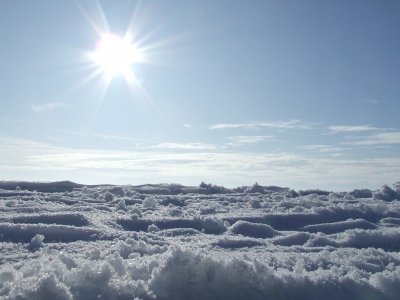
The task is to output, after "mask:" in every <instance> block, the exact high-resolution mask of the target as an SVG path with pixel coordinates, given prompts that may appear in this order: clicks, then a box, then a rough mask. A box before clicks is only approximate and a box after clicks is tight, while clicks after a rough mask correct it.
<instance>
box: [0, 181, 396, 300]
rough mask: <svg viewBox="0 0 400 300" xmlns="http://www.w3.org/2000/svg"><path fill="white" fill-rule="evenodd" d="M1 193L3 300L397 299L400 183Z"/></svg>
mask: <svg viewBox="0 0 400 300" xmlns="http://www.w3.org/2000/svg"><path fill="white" fill-rule="evenodd" d="M17 186H18V187H17ZM0 188H2V189H0V299H18V300H23V299H82V300H83V299H85V300H87V299H161V300H162V299H221V300H222V299H400V253H399V250H400V202H399V200H400V184H399V183H396V184H395V185H394V189H392V188H390V187H389V186H386V185H384V186H383V187H382V189H381V190H380V191H369V190H355V191H351V192H348V193H346V192H343V193H329V192H327V191H320V190H310V191H298V192H296V191H293V190H289V189H288V188H280V187H273V186H272V187H271V186H269V187H264V186H260V185H258V184H255V185H254V186H252V187H241V188H237V189H234V190H229V189H226V188H223V187H218V186H215V185H211V184H205V183H202V184H201V185H200V186H199V187H185V186H181V185H178V184H159V185H143V186H129V185H127V186H107V185H102V186H87V187H86V186H82V185H78V184H74V183H71V182H61V183H60V182H58V183H32V182H30V183H23V182H0Z"/></svg>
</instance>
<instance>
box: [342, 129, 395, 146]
mask: <svg viewBox="0 0 400 300" xmlns="http://www.w3.org/2000/svg"><path fill="white" fill-rule="evenodd" d="M343 144H348V145H382V144H383V145H384V144H400V132H382V133H377V134H372V135H369V136H364V137H358V138H357V140H356V141H350V142H344V143H343Z"/></svg>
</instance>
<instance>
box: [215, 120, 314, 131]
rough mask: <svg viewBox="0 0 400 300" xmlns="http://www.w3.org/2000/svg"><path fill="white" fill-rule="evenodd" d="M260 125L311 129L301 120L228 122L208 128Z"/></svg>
mask: <svg viewBox="0 0 400 300" xmlns="http://www.w3.org/2000/svg"><path fill="white" fill-rule="evenodd" d="M260 127H268V128H276V129H311V128H312V125H311V124H303V123H302V121H301V120H290V121H275V122H261V121H252V122H248V123H236V124H234V123H228V124H215V125H211V126H209V127H208V128H209V129H227V128H247V129H255V128H260Z"/></svg>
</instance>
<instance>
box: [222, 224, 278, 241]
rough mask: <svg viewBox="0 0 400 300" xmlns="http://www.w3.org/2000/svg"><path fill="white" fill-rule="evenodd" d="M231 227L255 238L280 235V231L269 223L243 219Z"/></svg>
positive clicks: (232, 229)
mask: <svg viewBox="0 0 400 300" xmlns="http://www.w3.org/2000/svg"><path fill="white" fill-rule="evenodd" d="M229 229H230V231H231V232H233V233H235V234H241V235H244V236H250V237H254V238H271V237H274V236H276V235H280V233H279V232H277V231H276V230H274V229H273V228H272V227H271V226H269V225H267V224H259V223H251V222H247V221H241V220H240V221H237V222H236V223H235V224H233V225H232V226H231V227H230V228H229Z"/></svg>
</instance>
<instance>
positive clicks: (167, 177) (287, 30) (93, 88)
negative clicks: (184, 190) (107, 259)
mask: <svg viewBox="0 0 400 300" xmlns="http://www.w3.org/2000/svg"><path fill="white" fill-rule="evenodd" d="M399 16H400V2H399V1H394V0H392V1H389V0H388V1H364V0H363V1H361V0H354V1H316V0H313V1H306V0H304V1H294V0H293V1H234V0H229V1H228V0H226V1H225V0H224V1H223V0H218V1H183V0H182V1H181V0H172V1H160V0H157V1H156V0H154V1H153V0H148V1H122V0H119V1H89V0H87V1H72V0H71V1H69V0H63V1H51V0H39V1H1V2H0V29H1V30H0V45H1V47H0V66H1V67H0V97H1V98H0V180H29V181H56V180H71V181H75V182H79V183H84V184H93V183H113V184H128V183H129V184H142V183H161V182H163V183H164V182H165V183H171V182H174V183H181V184H184V185H198V184H199V183H200V182H201V181H205V182H207V183H209V182H211V183H213V184H217V185H224V186H226V187H236V186H241V185H251V184H253V183H254V182H256V181H257V182H258V183H259V184H262V185H279V186H287V187H291V188H295V189H307V188H320V189H329V190H349V189H354V188H371V189H377V188H379V187H380V185H382V184H383V183H387V184H388V185H391V184H393V183H395V182H396V181H400V154H399V153H400V151H399V145H400V121H399V111H400V82H399V79H400V56H399V53H400V38H399V32H400V18H399ZM106 34H113V35H114V36H118V37H121V38H122V37H124V36H125V37H129V43H130V44H131V45H132V48H129V49H135V51H137V52H138V53H140V59H139V58H138V59H137V60H135V61H132V62H131V63H130V64H129V66H128V67H127V68H126V69H124V70H125V71H124V72H125V73H124V72H122V73H116V74H115V75H114V76H113V77H111V76H110V74H109V73H107V72H105V71H104V65H101V64H100V63H99V61H98V60H95V59H94V58H93V57H94V53H97V52H96V49H99V40H100V39H101V37H102V36H104V35H106ZM96 45H97V48H96ZM127 73H128V74H127Z"/></svg>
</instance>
